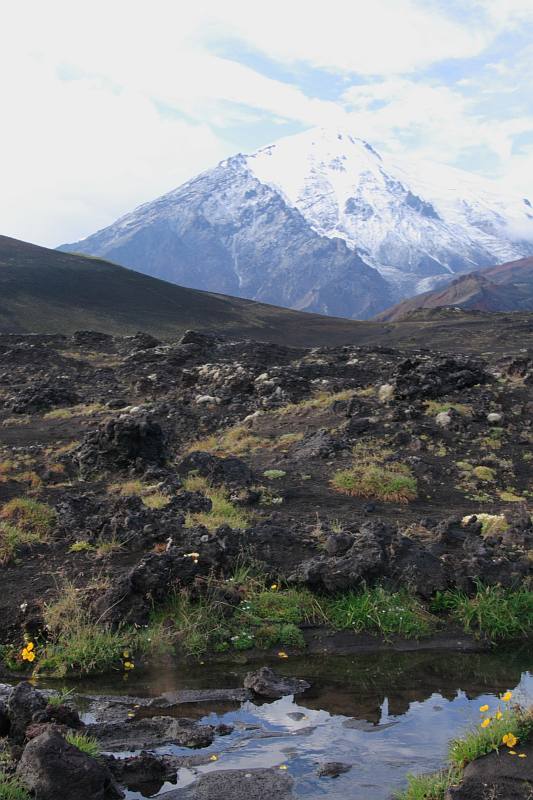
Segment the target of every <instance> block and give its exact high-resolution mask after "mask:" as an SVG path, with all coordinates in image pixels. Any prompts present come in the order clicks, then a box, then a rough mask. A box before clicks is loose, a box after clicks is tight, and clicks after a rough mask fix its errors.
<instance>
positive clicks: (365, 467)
mask: <svg viewBox="0 0 533 800" xmlns="http://www.w3.org/2000/svg"><path fill="white" fill-rule="evenodd" d="M331 485H332V486H333V488H334V489H335V490H336V491H337V492H342V493H343V494H349V495H352V496H354V497H372V498H375V499H376V500H384V501H385V502H395V503H409V502H410V501H411V500H415V499H416V497H417V495H418V485H417V481H416V478H415V477H414V476H413V474H412V472H411V470H410V469H409V467H407V466H405V465H404V464H395V463H391V464H387V465H383V466H380V465H378V464H371V463H370V464H364V463H363V464H357V465H355V466H353V467H350V468H349V469H343V470H339V471H338V472H335V474H334V475H333V477H332V479H331Z"/></svg>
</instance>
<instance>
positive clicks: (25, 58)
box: [0, 0, 533, 246]
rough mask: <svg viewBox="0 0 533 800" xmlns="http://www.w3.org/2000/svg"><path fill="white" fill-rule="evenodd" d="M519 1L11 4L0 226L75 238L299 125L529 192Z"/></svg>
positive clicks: (530, 36)
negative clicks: (330, 129)
mask: <svg viewBox="0 0 533 800" xmlns="http://www.w3.org/2000/svg"><path fill="white" fill-rule="evenodd" d="M532 75H533V0H328V2H323V0H268V2H264V0H247V2H244V0H193V2H190V0H174V1H173V2H170V0H168V1H167V0H142V2H137V0H105V1H104V0H102V1H101V0H65V2H63V0H36V2H33V1H32V0H25V2H14V1H13V2H11V3H10V4H9V5H8V4H6V5H5V6H4V8H3V10H2V42H1V47H0V91H1V96H2V106H1V107H2V117H1V121H0V145H1V146H0V179H1V182H2V192H1V195H0V219H1V221H2V224H1V225H0V232H1V233H4V234H7V235H10V236H15V237H18V238H21V239H27V240H29V241H33V242H36V243H39V244H44V245H48V246H55V245H58V244H60V243H62V242H67V241H73V240H76V239H80V238H82V237H84V236H86V235H88V234H90V233H92V232H94V231H95V230H96V229H98V228H101V227H103V226H105V225H107V224H109V223H111V222H112V221H114V219H116V217H118V216H119V215H120V214H122V213H124V212H126V211H129V210H131V209H132V208H133V207H134V206H136V205H138V204H139V203H141V202H144V201H146V200H150V199H152V198H153V197H156V196H157V195H159V194H162V193H163V192H165V191H168V190H170V189H172V188H174V187H175V186H177V185H179V184H180V183H182V182H183V181H184V180H187V179H188V178H190V177H192V176H193V175H195V174H196V173H198V172H200V171H201V170H203V169H207V168H209V167H211V166H213V165H214V164H215V163H217V162H218V161H219V160H220V159H222V158H224V157H226V156H228V155H231V154H232V153H235V152H238V151H243V152H250V151H252V150H254V149H256V148H257V147H260V146H262V145H265V144H268V143H269V142H271V141H273V140H275V139H277V138H279V137H280V136H284V135H287V134H290V133H295V132H298V131H301V130H304V129H305V128H309V127H313V126H316V125H327V126H335V127H342V128H343V129H349V130H351V131H352V132H353V133H354V134H355V135H357V136H360V137H362V138H365V139H367V140H368V141H370V142H371V143H372V144H373V145H374V146H376V147H377V148H378V149H379V148H381V149H382V150H383V151H386V150H388V151H391V152H401V153H407V154H409V155H411V156H413V157H415V158H416V157H418V156H423V157H424V158H430V159H433V160H437V161H440V162H444V163H449V164H453V165H456V166H460V167H463V168H465V169H469V170H472V171H474V172H478V173H480V174H483V175H487V176H489V177H493V178H494V179H496V180H498V181H500V182H501V184H502V189H503V188H504V189H505V190H506V191H508V190H511V191H514V192H517V193H518V194H520V196H528V195H529V196H531V195H533V80H532Z"/></svg>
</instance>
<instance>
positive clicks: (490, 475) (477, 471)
mask: <svg viewBox="0 0 533 800" xmlns="http://www.w3.org/2000/svg"><path fill="white" fill-rule="evenodd" d="M472 472H473V474H474V475H475V476H476V478H479V480H480V481H493V480H494V478H495V473H494V470H493V469H491V468H490V467H474V469H473V471H472Z"/></svg>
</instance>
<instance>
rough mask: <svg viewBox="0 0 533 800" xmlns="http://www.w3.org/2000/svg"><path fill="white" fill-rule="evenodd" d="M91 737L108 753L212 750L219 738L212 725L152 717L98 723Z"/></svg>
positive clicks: (179, 719) (90, 730)
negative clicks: (155, 749)
mask: <svg viewBox="0 0 533 800" xmlns="http://www.w3.org/2000/svg"><path fill="white" fill-rule="evenodd" d="M86 731H87V733H88V734H89V735H90V736H94V737H96V738H97V739H98V741H99V742H100V744H101V745H102V747H103V748H104V749H105V750H110V751H117V750H144V749H151V748H153V747H159V746H160V745H165V744H173V745H178V746H179V747H191V748H197V747H209V745H210V744H212V743H213V740H214V738H215V729H214V728H213V726H212V725H200V723H198V722H196V721H195V720H192V719H187V718H186V717H179V718H174V717H164V716H160V717H157V716H156V717H148V718H146V719H139V720H136V719H133V720H129V721H127V722H98V723H94V724H92V725H87V726H86Z"/></svg>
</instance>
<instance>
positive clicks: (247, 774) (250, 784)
mask: <svg viewBox="0 0 533 800" xmlns="http://www.w3.org/2000/svg"><path fill="white" fill-rule="evenodd" d="M293 783H294V782H293V779H292V778H291V776H290V775H287V772H286V771H284V770H279V769H276V768H275V767H273V768H271V769H227V770H217V771H216V772H210V773H208V774H206V775H202V776H201V777H200V778H199V779H198V780H197V781H196V783H194V784H193V785H192V786H188V787H187V788H186V789H176V790H175V791H173V792H168V793H167V794H165V800H222V798H223V800H265V798H275V799H276V800H292V798H293V797H294V795H293V792H292V786H293Z"/></svg>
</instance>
